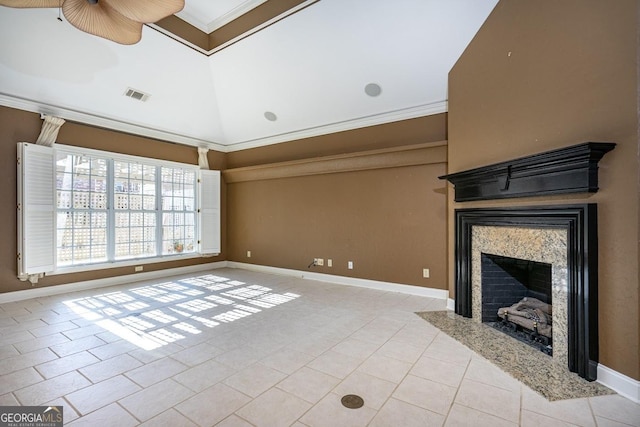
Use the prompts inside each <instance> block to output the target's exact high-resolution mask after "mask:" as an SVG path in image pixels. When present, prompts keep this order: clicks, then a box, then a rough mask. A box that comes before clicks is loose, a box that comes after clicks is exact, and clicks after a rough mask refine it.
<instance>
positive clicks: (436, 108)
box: [226, 99, 448, 153]
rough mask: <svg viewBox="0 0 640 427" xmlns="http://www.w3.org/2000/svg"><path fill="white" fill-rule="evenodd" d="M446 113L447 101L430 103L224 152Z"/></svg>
mask: <svg viewBox="0 0 640 427" xmlns="http://www.w3.org/2000/svg"><path fill="white" fill-rule="evenodd" d="M447 111H448V106H447V100H446V99H445V100H442V101H438V102H432V103H429V104H423V105H417V106H415V107H409V108H402V109H399V110H394V111H387V112H382V113H380V114H372V115H370V116H365V117H358V118H355V119H352V120H345V121H342V122H336V123H329V124H326V125H323V126H316V127H311V128H307V129H300V130H295V131H291V132H286V133H283V134H280V135H273V136H269V137H266V138H259V139H253V140H249V141H240V142H233V143H230V144H228V145H227V146H226V152H228V153H229V152H233V151H240V150H247V149H249V148H257V147H262V146H265V145H272V144H278V143H280V142H287V141H295V140H298V139H304V138H312V137H314V136H320V135H326V134H330V133H336V132H343V131H347V130H353V129H360V128H365V127H369V126H376V125H381V124H385V123H391V122H399V121H401V120H409V119H415V118H417V117H424V116H431V115H434V114H440V113H446V112H447Z"/></svg>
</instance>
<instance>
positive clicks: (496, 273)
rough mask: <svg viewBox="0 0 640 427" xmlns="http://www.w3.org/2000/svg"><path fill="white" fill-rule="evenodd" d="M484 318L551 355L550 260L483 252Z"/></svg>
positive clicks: (501, 329) (503, 330)
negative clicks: (534, 259)
mask: <svg viewBox="0 0 640 427" xmlns="http://www.w3.org/2000/svg"><path fill="white" fill-rule="evenodd" d="M481 270H482V273H481V280H482V286H481V288H482V321H483V322H486V323H488V324H490V325H491V326H493V327H495V328H496V329H498V330H500V331H502V332H504V333H506V334H508V335H510V336H512V337H514V338H516V339H518V340H520V341H522V342H524V343H526V344H529V345H531V346H533V347H535V348H537V349H539V350H541V351H543V352H544V353H546V354H548V355H551V354H552V351H553V345H552V336H553V334H552V317H553V316H552V313H553V311H552V301H551V264H547V263H541V262H536V261H531V260H523V259H517V258H509V257H503V256H498V255H492V254H485V253H482V254H481Z"/></svg>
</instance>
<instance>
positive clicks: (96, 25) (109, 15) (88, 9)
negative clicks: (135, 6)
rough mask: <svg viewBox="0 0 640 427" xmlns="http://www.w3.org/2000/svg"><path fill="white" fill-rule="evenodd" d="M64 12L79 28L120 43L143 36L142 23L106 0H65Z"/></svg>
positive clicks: (129, 41) (132, 40)
mask: <svg viewBox="0 0 640 427" xmlns="http://www.w3.org/2000/svg"><path fill="white" fill-rule="evenodd" d="M62 13H64V16H65V18H67V21H69V23H70V24H71V25H73V26H74V27H76V28H77V29H79V30H82V31H84V32H85V33H89V34H93V35H94V36H98V37H102V38H105V39H108V40H111V41H114V42H116V43H120V44H135V43H138V42H139V41H140V39H141V38H142V23H140V22H136V21H132V20H131V19H129V18H126V17H125V16H122V15H121V14H119V13H118V12H116V11H115V10H113V9H112V8H110V7H109V6H108V5H106V4H105V2H104V1H102V2H97V3H95V4H91V3H89V2H88V1H87V0H65V1H64V3H63V4H62Z"/></svg>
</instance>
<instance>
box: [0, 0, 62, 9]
mask: <svg viewBox="0 0 640 427" xmlns="http://www.w3.org/2000/svg"><path fill="white" fill-rule="evenodd" d="M60 3H62V1H61V0H0V6H8V7H21V8H22V7H60Z"/></svg>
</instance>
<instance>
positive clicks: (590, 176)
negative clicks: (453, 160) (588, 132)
mask: <svg viewBox="0 0 640 427" xmlns="http://www.w3.org/2000/svg"><path fill="white" fill-rule="evenodd" d="M615 146H616V144H615V143H612V142H584V143H582V144H578V145H573V146H570V147H566V148H561V149H558V150H552V151H547V152H544V153H539V154H534V155H531V156H526V157H521V158H518V159H514V160H509V161H506V162H501V163H495V164H492V165H488V166H482V167H479V168H475V169H469V170H466V171H462V172H456V173H452V174H448V175H443V176H441V177H439V178H440V179H446V180H448V181H449V182H451V183H452V184H453V185H454V186H455V201H456V202H467V201H472V200H492V199H506V198H515V197H532V196H544V195H552V194H566V193H595V192H597V191H598V162H599V161H600V159H602V157H603V156H604V155H605V154H606V153H608V152H609V151H611V150H613V149H614V148H615Z"/></svg>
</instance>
